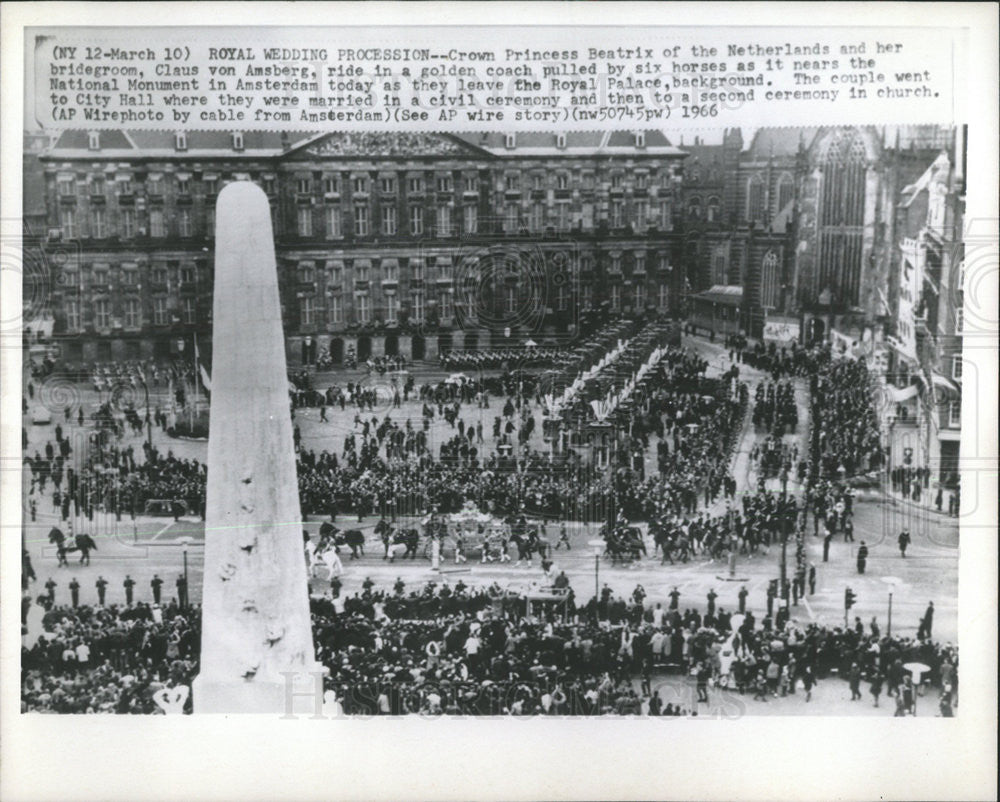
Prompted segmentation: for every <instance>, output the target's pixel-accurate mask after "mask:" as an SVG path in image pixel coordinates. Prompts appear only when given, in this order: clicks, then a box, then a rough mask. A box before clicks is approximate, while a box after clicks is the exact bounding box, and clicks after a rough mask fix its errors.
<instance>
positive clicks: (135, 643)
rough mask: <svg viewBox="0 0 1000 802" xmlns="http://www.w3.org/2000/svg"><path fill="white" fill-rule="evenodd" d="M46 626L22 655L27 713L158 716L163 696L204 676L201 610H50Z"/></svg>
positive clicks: (173, 606)
mask: <svg viewBox="0 0 1000 802" xmlns="http://www.w3.org/2000/svg"><path fill="white" fill-rule="evenodd" d="M42 626H43V627H44V631H43V632H42V633H40V634H39V635H38V636H37V637H36V638H35V640H34V642H25V643H24V644H23V646H22V649H21V710H22V712H25V713H31V712H42V713H125V714H128V713H132V714H149V713H157V712H161V706H160V705H158V704H157V702H156V699H155V697H156V694H157V692H158V691H160V690H161V689H164V688H174V687H188V688H190V685H191V682H192V681H193V679H194V677H195V676H196V675H197V673H198V656H199V654H200V651H201V615H200V610H199V609H197V608H189V609H182V608H181V607H180V606H179V605H178V604H177V603H176V602H170V603H169V604H166V605H164V606H162V607H161V606H159V605H148V604H145V603H141V602H140V603H138V604H135V605H132V604H129V605H110V606H107V607H105V606H72V607H71V606H69V605H60V606H55V605H50V606H48V609H45V612H44V613H43V616H42ZM25 640H26V641H28V639H27V638H25ZM184 712H191V705H190V702H188V704H187V706H186V709H185V711H184Z"/></svg>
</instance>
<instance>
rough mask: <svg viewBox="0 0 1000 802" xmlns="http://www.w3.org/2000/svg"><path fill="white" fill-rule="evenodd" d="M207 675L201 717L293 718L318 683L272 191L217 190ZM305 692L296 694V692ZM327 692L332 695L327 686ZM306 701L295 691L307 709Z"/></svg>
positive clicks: (198, 694)
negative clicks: (292, 676)
mask: <svg viewBox="0 0 1000 802" xmlns="http://www.w3.org/2000/svg"><path fill="white" fill-rule="evenodd" d="M215 219H216V237H215V242H216V245H215V291H214V299H213V310H212V321H213V327H212V408H211V419H210V425H209V436H208V488H207V499H206V513H205V579H204V589H203V591H202V625H201V626H202V632H201V673H200V674H199V675H198V678H197V679H196V680H195V682H194V686H193V704H194V712H195V713H272V714H277V715H283V714H285V713H287V712H290V711H289V710H287V709H286V700H287V699H288V698H289V695H288V690H289V686H288V681H289V677H288V676H287V674H288V672H295V673H296V674H297V675H298V676H297V681H295V684H294V687H295V689H296V690H295V693H301V692H302V689H303V688H304V689H305V691H306V692H309V691H310V690H312V689H314V688H315V687H316V684H317V678H318V677H319V676H320V673H319V672H321V671H322V668H321V667H320V666H319V664H317V663H316V660H315V652H314V649H313V639H312V630H311V627H310V616H309V587H308V579H307V575H306V564H305V559H304V556H303V552H302V526H301V524H300V521H301V514H300V510H299V495H298V482H297V478H296V470H295V450H294V446H293V443H292V422H291V416H290V413H289V400H288V375H287V372H286V368H285V341H284V334H283V332H282V327H281V303H280V300H279V296H278V275H277V268H276V264H275V258H274V240H273V237H272V233H271V214H270V209H269V208H268V201H267V196H266V195H265V194H264V193H263V191H261V189H260V188H259V187H257V186H256V185H254V184H252V183H249V182H236V183H233V184H229V185H228V186H226V187H225V188H224V189H223V190H222V192H220V193H219V199H218V202H217V204H216V216H215ZM293 698H295V697H293ZM319 699H320V700H322V687H321V686H320V693H319ZM308 701H309V700H308V698H305V699H303V697H297V701H296V702H295V707H296V709H297V710H299V709H301V708H302V707H303V702H305V703H306V704H305V705H304V706H305V709H306V710H310V711H311V710H312V709H313V708H312V707H311V706H310V705H309V704H308Z"/></svg>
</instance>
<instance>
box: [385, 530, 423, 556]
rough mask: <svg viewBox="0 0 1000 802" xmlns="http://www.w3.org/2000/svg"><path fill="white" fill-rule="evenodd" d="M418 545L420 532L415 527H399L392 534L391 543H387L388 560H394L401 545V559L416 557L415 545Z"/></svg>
mask: <svg viewBox="0 0 1000 802" xmlns="http://www.w3.org/2000/svg"><path fill="white" fill-rule="evenodd" d="M419 545H420V532H419V531H418V530H416V529H400V530H398V531H397V532H395V533H394V534H393V536H392V543H391V544H390V545H389V562H394V561H395V559H396V554H397V552H398V550H399V549H398V547H399V546H403V547H404V550H403V555H402V559H404V560H405V559H406V558H407V557H409V558H410V559H411V560H415V559H417V546H419Z"/></svg>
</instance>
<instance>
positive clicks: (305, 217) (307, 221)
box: [298, 206, 313, 237]
mask: <svg viewBox="0 0 1000 802" xmlns="http://www.w3.org/2000/svg"><path fill="white" fill-rule="evenodd" d="M298 232H299V236H300V237H311V236H312V233H313V223H312V208H311V207H308V206H307V207H305V208H303V209H299V210H298Z"/></svg>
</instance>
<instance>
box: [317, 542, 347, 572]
mask: <svg viewBox="0 0 1000 802" xmlns="http://www.w3.org/2000/svg"><path fill="white" fill-rule="evenodd" d="M321 568H323V569H326V572H327V576H326V577H322V578H324V579H333V577H335V576H337V575H338V574H340V572H341V571H343V570H344V564H343V563H342V562H341V561H340V555H339V554H338V553H337V549H336V548H332V549H327V550H326V551H320V550H319V547H318V546H317V548H316V550H315V551H313V554H312V560H311V564H310V568H309V572H310V574H311V576H312V577H313V578H314V579H319V578H321V577H320V575H319V573H318V569H321Z"/></svg>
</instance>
